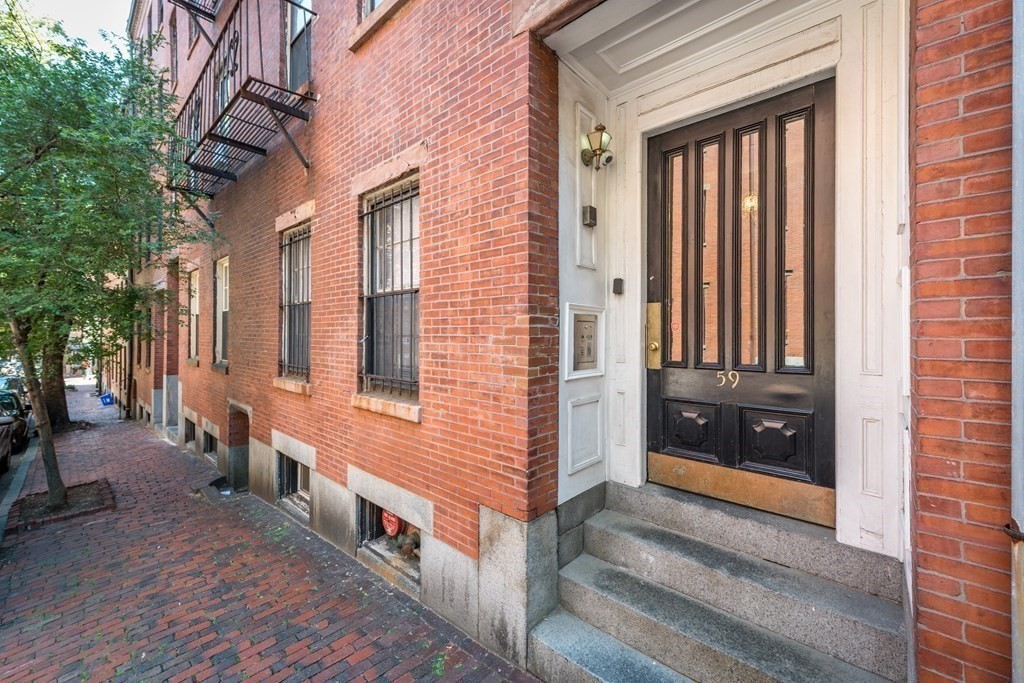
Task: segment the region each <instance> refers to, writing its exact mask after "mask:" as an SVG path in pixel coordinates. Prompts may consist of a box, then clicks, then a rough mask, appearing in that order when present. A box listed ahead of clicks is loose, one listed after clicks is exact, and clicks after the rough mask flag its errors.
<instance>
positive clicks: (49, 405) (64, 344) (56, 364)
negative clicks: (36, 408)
mask: <svg viewBox="0 0 1024 683" xmlns="http://www.w3.org/2000/svg"><path fill="white" fill-rule="evenodd" d="M67 348H68V338H67V336H66V335H65V334H63V333H60V332H58V333H56V334H55V335H54V337H53V338H52V340H48V341H47V344H46V348H44V349H43V365H42V385H43V399H44V400H45V401H46V411H47V412H48V413H49V414H50V428H51V429H52V430H53V431H54V432H60V431H61V430H63V429H64V428H65V427H66V426H67V425H68V424H69V423H70V422H71V417H70V415H69V414H68V397H67V393H66V391H65V388H64V353H65V351H67Z"/></svg>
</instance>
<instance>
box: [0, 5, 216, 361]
mask: <svg viewBox="0 0 1024 683" xmlns="http://www.w3.org/2000/svg"><path fill="white" fill-rule="evenodd" d="M114 47H115V49H114V50H113V51H112V52H111V53H110V54H106V53H101V52H96V51H93V50H90V49H89V48H88V47H87V46H86V45H85V43H84V42H83V41H80V40H75V39H72V38H69V37H68V36H67V35H66V34H65V33H64V31H63V30H62V28H61V27H60V25H59V24H58V25H53V24H49V23H46V22H40V21H36V20H33V19H31V18H30V17H28V16H26V15H25V14H24V12H23V11H22V9H21V7H20V6H19V5H18V4H17V2H16V0H0V311H3V313H4V316H5V317H8V318H9V317H10V316H14V315H16V316H19V317H21V318H23V319H26V320H31V321H33V325H32V329H33V331H34V334H52V333H59V334H63V333H64V332H65V331H69V330H79V331H83V332H84V331H88V337H89V338H90V340H92V344H93V346H94V348H92V349H90V351H92V352H96V353H98V352H101V351H108V350H110V349H113V348H115V347H116V346H118V345H119V344H120V343H121V342H122V341H123V340H125V339H127V338H128V337H129V336H130V334H131V331H132V328H133V326H134V325H135V324H137V323H138V322H140V320H141V315H142V311H143V310H145V309H146V308H147V307H149V306H152V305H153V304H154V303H159V301H158V299H159V295H158V292H157V289H156V288H155V287H153V286H151V285H146V284H140V282H142V281H146V280H148V279H149V278H146V277H133V276H132V275H133V274H137V273H139V272H144V271H145V270H146V269H150V268H157V267H161V266H164V265H166V264H165V262H166V261H168V260H170V259H171V258H173V256H174V254H176V253H177V247H178V246H179V245H180V244H181V243H183V242H187V241H193V240H200V239H209V238H210V237H211V236H210V235H209V234H208V231H207V228H206V226H205V224H203V223H201V222H199V221H195V220H191V219H186V217H185V216H184V215H183V213H182V210H181V208H180V206H179V203H178V202H177V201H175V198H174V197H173V196H172V194H171V193H168V192H167V191H166V190H165V187H164V179H165V178H167V177H168V176H169V174H171V173H172V171H174V170H175V169H174V163H175V162H174V161H173V160H172V158H171V156H170V150H171V149H172V148H173V145H174V143H175V142H177V140H176V137H175V128H174V117H175V108H174V102H173V98H172V97H171V96H170V95H169V94H168V93H167V92H166V91H165V82H166V80H165V78H164V75H163V74H161V73H160V72H158V71H157V70H156V69H155V68H154V66H153V63H152V59H151V57H150V50H149V49H147V47H145V46H139V45H135V44H132V43H127V42H126V43H122V44H115V46H114ZM54 320H60V321H63V322H62V323H61V324H62V326H63V327H66V328H68V330H63V329H62V330H61V331H57V330H55V329H49V328H50V322H48V321H54ZM0 343H2V342H0Z"/></svg>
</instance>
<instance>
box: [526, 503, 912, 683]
mask: <svg viewBox="0 0 1024 683" xmlns="http://www.w3.org/2000/svg"><path fill="white" fill-rule="evenodd" d="M582 527H583V548H582V552H581V553H579V554H578V556H575V557H574V559H572V561H570V562H567V563H565V565H564V566H563V567H562V568H561V569H560V572H559V598H560V606H559V608H558V609H556V610H555V611H554V612H552V614H551V615H549V616H548V617H547V618H546V619H545V620H543V621H542V622H541V623H540V624H538V625H537V626H536V627H535V628H534V630H533V631H532V632H531V634H530V655H529V668H530V670H531V671H532V672H533V673H534V674H536V675H537V676H539V677H540V678H542V679H544V680H551V681H561V680H574V681H575V680H581V681H604V680H608V681H612V680H615V681H632V680H636V681H648V680H650V681H661V680H681V681H687V680H696V681H787V682H788V681H796V682H798V681H808V682H817V681H824V680H829V681H832V680H834V681H901V680H906V678H907V635H906V627H905V615H904V610H903V606H902V605H901V602H900V600H899V597H900V596H901V594H902V567H901V565H900V564H899V563H898V562H896V561H895V560H892V559H891V558H886V557H881V556H876V555H874V554H872V553H867V552H864V551H861V550H858V549H855V548H850V547H848V546H843V545H841V544H839V543H838V542H836V541H835V539H834V532H833V531H832V530H830V529H824V528H822V527H817V526H815V525H811V524H806V523H804V522H797V521H795V520H791V519H786V518H781V517H778V516H776V515H771V514H768V513H764V512H760V511H757V510H751V509H749V508H744V507H741V506H736V505H732V504H729V503H725V502H722V501H718V500H712V499H708V498H704V497H702V496H697V495H694V494H690V493H685V492H682V491H676V490H674V489H669V488H666V487H662V486H657V485H654V484H648V485H646V486H643V487H640V488H630V487H626V486H621V485H618V484H611V483H609V484H608V485H607V490H606V497H605V508H604V509H603V510H601V511H599V512H597V513H596V514H593V515H592V516H591V517H589V518H588V519H586V520H585V521H583V522H582Z"/></svg>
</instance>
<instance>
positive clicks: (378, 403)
mask: <svg viewBox="0 0 1024 683" xmlns="http://www.w3.org/2000/svg"><path fill="white" fill-rule="evenodd" d="M352 405H353V407H355V408H359V409H360V410H368V411H370V412H371V413H379V414H381V415H387V416H389V417H397V418H398V419H399V420H406V421H407V422H416V423H417V424H418V423H420V422H422V421H423V406H421V405H420V404H419V403H416V402H413V401H406V400H402V399H396V398H391V397H389V396H380V395H378V394H352Z"/></svg>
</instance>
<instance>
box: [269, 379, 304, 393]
mask: <svg viewBox="0 0 1024 683" xmlns="http://www.w3.org/2000/svg"><path fill="white" fill-rule="evenodd" d="M274 386H275V387H277V388H278V389H283V390H284V391H290V392H292V393H293V394H302V395H303V396H309V395H311V394H312V393H313V386H312V385H311V384H310V383H309V382H304V381H302V380H301V379H293V378H291V377H275V378H274Z"/></svg>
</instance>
